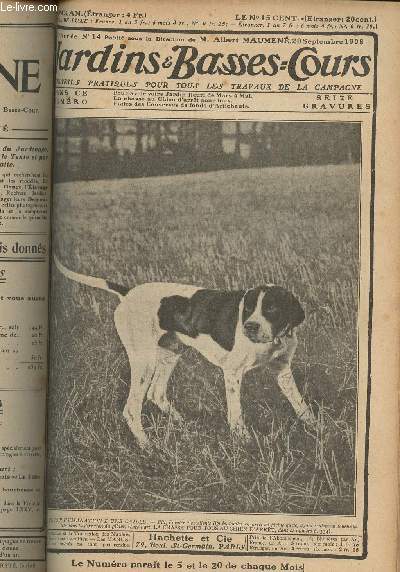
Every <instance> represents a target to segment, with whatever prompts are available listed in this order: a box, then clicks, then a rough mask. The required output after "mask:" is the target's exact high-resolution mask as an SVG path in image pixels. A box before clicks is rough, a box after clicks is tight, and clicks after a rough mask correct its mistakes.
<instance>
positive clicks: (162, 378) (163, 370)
mask: <svg viewBox="0 0 400 572" xmlns="http://www.w3.org/2000/svg"><path fill="white" fill-rule="evenodd" d="M179 358H180V355H179V354H176V353H174V352H172V351H170V350H167V349H165V348H161V347H159V348H158V349H157V357H156V368H155V371H154V375H153V379H152V381H151V385H150V387H149V391H148V393H147V398H148V399H150V400H151V401H153V403H155V404H156V405H157V407H159V408H160V409H161V411H162V412H163V413H167V414H169V415H171V417H172V418H173V419H174V420H175V421H180V420H181V415H180V413H178V411H177V410H176V409H175V407H174V406H173V405H172V403H171V402H170V401H169V400H168V397H167V388H168V380H169V378H170V377H171V374H172V371H173V369H174V367H175V365H176V363H177V361H178V360H179Z"/></svg>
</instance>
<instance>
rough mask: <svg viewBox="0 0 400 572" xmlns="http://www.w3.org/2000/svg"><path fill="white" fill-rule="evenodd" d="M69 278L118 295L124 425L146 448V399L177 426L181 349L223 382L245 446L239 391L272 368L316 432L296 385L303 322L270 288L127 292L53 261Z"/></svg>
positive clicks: (279, 291)
mask: <svg viewBox="0 0 400 572" xmlns="http://www.w3.org/2000/svg"><path fill="white" fill-rule="evenodd" d="M54 260H55V264H56V266H57V268H58V269H59V270H60V272H62V273H63V274H64V275H65V276H67V277H68V278H70V279H72V280H74V281H76V282H80V283H82V284H86V285H87V286H92V287H95V288H101V289H103V290H107V291H109V292H112V293H113V294H116V295H117V296H119V298H120V301H121V302H120V304H119V305H118V307H117V309H116V310H115V314H114V320H115V326H116V328H117V331H118V334H119V337H120V338H121V341H122V343H123V345H124V347H125V350H126V352H127V354H128V358H129V364H130V369H131V386H130V392H129V397H128V400H127V402H126V405H125V408H124V417H125V419H126V421H127V423H128V425H129V428H130V429H131V431H132V433H133V435H134V436H135V438H136V439H137V442H138V443H139V445H140V446H141V447H146V446H147V445H148V438H147V436H146V434H145V432H144V430H143V426H142V421H141V413H142V406H143V402H144V400H145V398H146V397H147V399H150V400H152V401H153V402H154V403H155V404H156V405H157V406H158V407H159V408H160V409H161V411H163V412H165V413H168V414H170V415H172V417H173V418H175V419H180V415H179V413H178V412H177V411H176V409H175V408H174V406H173V405H172V404H171V403H170V402H169V401H168V399H167V384H168V380H169V378H170V376H171V373H172V371H173V369H174V367H175V365H176V363H177V361H178V360H179V357H180V354H181V353H182V349H183V348H185V347H187V346H190V347H192V348H194V349H196V350H197V351H199V352H200V353H201V354H202V355H203V356H204V357H205V358H206V359H207V360H208V361H210V362H211V363H212V364H214V365H216V366H218V367H220V368H221V369H222V371H223V374H224V379H225V388H226V402H227V409H228V422H229V425H230V427H231V430H232V431H234V432H235V433H237V434H239V435H240V436H241V437H244V438H247V437H248V435H249V434H248V431H247V429H246V427H245V425H244V421H243V416H242V410H241V403H240V388H241V382H242V379H243V376H244V374H245V373H246V372H247V371H249V370H250V369H253V368H256V367H264V368H269V369H270V370H271V371H272V373H274V374H275V375H276V378H277V382H278V385H279V387H280V389H281V391H282V392H283V394H284V395H285V397H286V398H287V399H288V400H289V402H290V403H291V405H292V407H293V409H294V411H295V412H296V414H297V415H298V417H299V418H301V419H302V421H304V423H306V424H307V425H314V424H315V417H314V415H313V412H312V409H311V408H310V407H309V405H307V404H306V403H305V402H304V400H303V398H302V396H301V394H300V392H299V390H298V389H297V386H296V383H295V381H294V379H293V374H292V371H291V362H292V359H293V356H294V354H295V351H296V347H297V337H296V334H295V332H294V328H295V327H296V326H298V325H299V324H301V322H302V321H303V320H304V312H303V309H302V307H301V305H300V303H299V302H298V300H297V299H296V298H295V296H293V294H291V293H290V292H288V291H287V290H285V289H284V288H281V287H279V286H275V285H273V284H267V285H266V286H260V287H258V288H252V289H250V290H247V291H245V290H240V291H232V292H229V291H218V290H206V289H204V288H199V287H196V286H189V285H184V284H173V283H156V282H154V283H148V284H142V285H140V286H136V287H134V288H132V289H131V290H129V289H128V288H124V287H122V286H119V285H117V284H114V283H113V282H109V281H106V280H103V279H101V278H94V277H92V276H85V275H83V274H78V273H76V272H73V271H71V270H69V269H68V268H66V267H65V266H64V265H63V264H61V262H60V261H59V260H58V259H57V258H56V257H54Z"/></svg>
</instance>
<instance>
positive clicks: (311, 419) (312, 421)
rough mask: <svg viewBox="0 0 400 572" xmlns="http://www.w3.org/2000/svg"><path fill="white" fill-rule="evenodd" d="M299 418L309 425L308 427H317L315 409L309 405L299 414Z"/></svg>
mask: <svg viewBox="0 0 400 572" xmlns="http://www.w3.org/2000/svg"><path fill="white" fill-rule="evenodd" d="M299 419H300V420H301V421H302V422H303V423H304V425H306V426H307V428H308V429H314V430H315V429H316V427H317V418H316V417H315V415H314V412H313V410H312V409H311V407H310V406H308V407H307V408H306V409H305V410H304V411H303V413H301V414H300V415H299Z"/></svg>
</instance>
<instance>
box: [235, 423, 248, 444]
mask: <svg viewBox="0 0 400 572" xmlns="http://www.w3.org/2000/svg"><path fill="white" fill-rule="evenodd" d="M232 433H233V434H234V435H235V436H236V437H238V438H239V439H240V440H241V441H244V442H245V443H248V442H249V441H251V434H250V431H249V430H248V429H247V427H246V425H245V424H244V421H239V422H238V423H236V425H234V427H233V428H232Z"/></svg>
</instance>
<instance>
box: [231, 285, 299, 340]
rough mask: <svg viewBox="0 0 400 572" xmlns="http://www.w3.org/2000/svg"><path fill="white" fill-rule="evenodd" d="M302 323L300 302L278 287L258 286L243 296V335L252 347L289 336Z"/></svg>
mask: <svg viewBox="0 0 400 572" xmlns="http://www.w3.org/2000/svg"><path fill="white" fill-rule="evenodd" d="M303 320H304V310H303V308H302V307H301V305H300V302H299V301H298V300H297V298H296V297H295V296H294V295H293V294H292V293H291V292H289V291H288V290H285V289H284V288H281V287H280V286H273V285H270V286H259V287H258V288H253V289H251V290H248V291H247V292H246V294H245V295H244V299H243V315H242V323H243V333H244V334H245V336H246V337H248V338H249V340H251V341H252V342H254V343H268V342H273V341H274V340H275V339H277V338H281V337H284V336H287V335H289V336H290V335H291V332H292V330H293V328H295V327H296V326H298V325H299V324H301V323H302V321H303Z"/></svg>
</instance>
